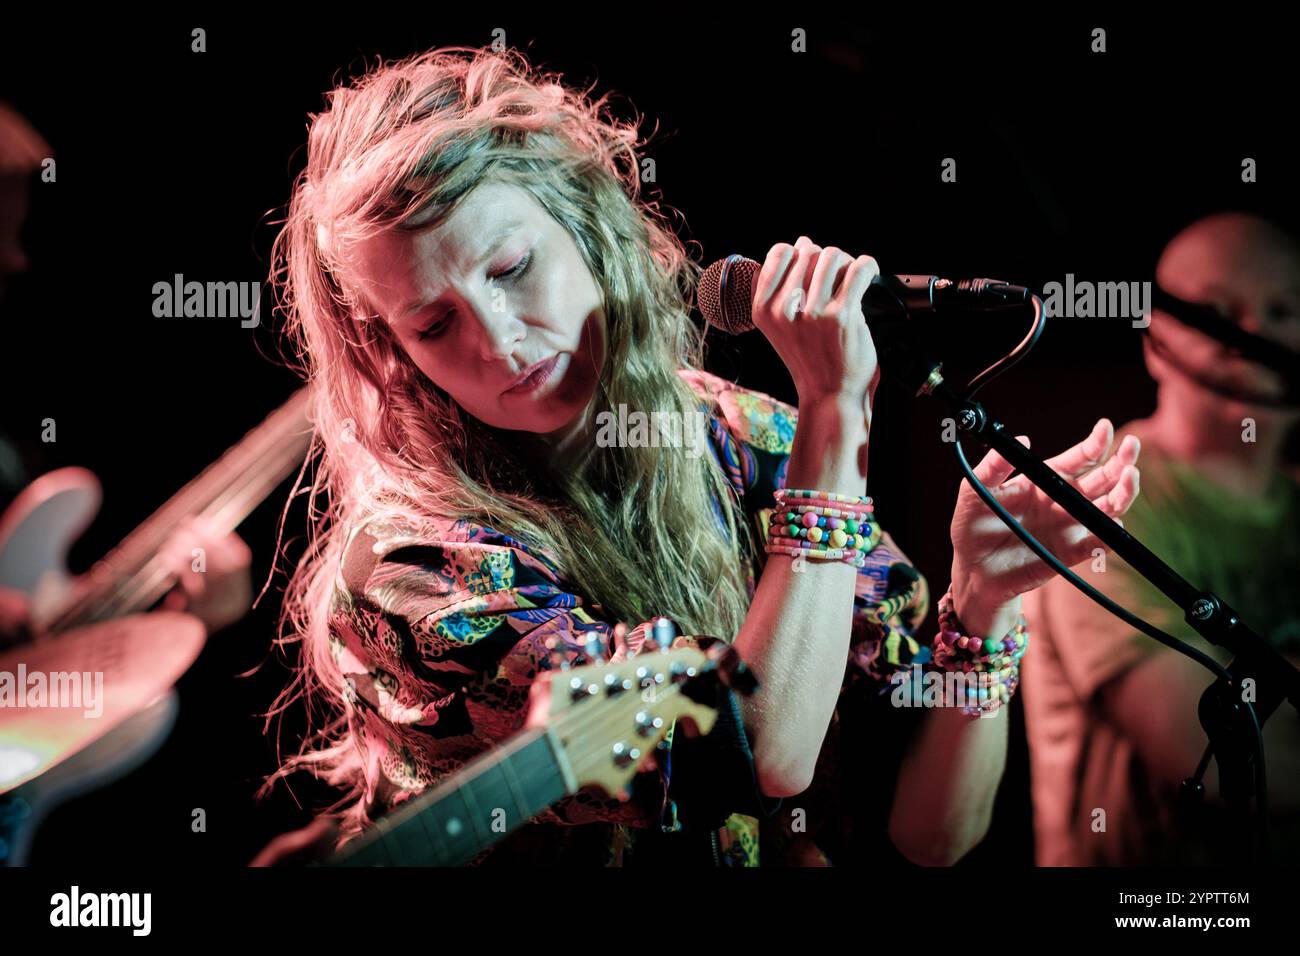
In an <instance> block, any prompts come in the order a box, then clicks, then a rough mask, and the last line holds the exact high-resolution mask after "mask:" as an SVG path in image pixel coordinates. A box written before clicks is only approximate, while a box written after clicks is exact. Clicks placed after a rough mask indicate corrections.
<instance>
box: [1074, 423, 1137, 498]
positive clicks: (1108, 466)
mask: <svg viewBox="0 0 1300 956" xmlns="http://www.w3.org/2000/svg"><path fill="white" fill-rule="evenodd" d="M1141 451H1142V443H1141V442H1140V441H1139V440H1138V438H1137V436H1136V435H1129V436H1127V437H1126V438H1125V439H1124V441H1122V442H1121V443H1120V446H1119V448H1118V449H1117V450H1116V451H1115V454H1113V455H1111V456H1110V458H1108V459H1107V460H1106V463H1105V464H1103V465H1102V466H1101V467H1100V468H1094V469H1093V470H1092V471H1090V472H1088V474H1086V475H1084V476H1083V477H1082V478H1078V479H1076V480H1075V481H1073V482H1072V484H1073V485H1074V486H1075V487H1076V488H1078V489H1079V493H1080V494H1082V495H1084V496H1085V497H1087V498H1090V499H1091V498H1096V497H1097V496H1098V495H1101V494H1104V493H1106V492H1107V491H1109V490H1110V489H1111V488H1112V487H1114V485H1115V483H1116V482H1117V481H1119V478H1120V475H1122V474H1123V473H1124V469H1125V468H1127V467H1129V466H1133V465H1136V464H1137V460H1138V455H1139V454H1140V453H1141Z"/></svg>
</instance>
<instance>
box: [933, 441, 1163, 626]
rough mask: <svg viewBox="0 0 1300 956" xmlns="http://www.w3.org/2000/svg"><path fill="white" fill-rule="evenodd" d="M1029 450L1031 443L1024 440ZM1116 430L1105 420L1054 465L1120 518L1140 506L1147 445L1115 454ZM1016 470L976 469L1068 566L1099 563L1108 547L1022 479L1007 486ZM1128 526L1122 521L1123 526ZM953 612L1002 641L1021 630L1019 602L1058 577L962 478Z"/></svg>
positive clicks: (990, 464) (989, 459) (955, 523)
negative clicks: (1016, 627)
mask: <svg viewBox="0 0 1300 956" xmlns="http://www.w3.org/2000/svg"><path fill="white" fill-rule="evenodd" d="M1016 440H1017V441H1019V442H1020V443H1021V444H1022V445H1024V446H1025V447H1028V446H1029V439H1028V437H1026V436H1023V435H1022V436H1018V437H1017V439H1016ZM1114 441H1115V429H1114V426H1112V425H1111V423H1110V421H1109V420H1108V419H1105V418H1103V419H1100V420H1099V421H1098V422H1097V424H1096V425H1094V426H1093V428H1092V433H1091V434H1089V435H1088V437H1087V438H1085V439H1084V440H1083V441H1081V442H1079V443H1078V444H1077V445H1075V446H1073V447H1072V448H1068V449H1066V450H1065V451H1063V452H1061V454H1059V455H1057V456H1056V457H1055V458H1050V459H1048V460H1047V465H1048V466H1049V467H1050V468H1051V469H1052V470H1053V471H1055V472H1056V473H1057V474H1059V475H1060V476H1061V477H1062V478H1064V479H1065V480H1066V481H1068V482H1069V483H1070V484H1071V485H1073V486H1074V487H1075V489H1077V490H1078V491H1079V492H1080V493H1081V494H1082V495H1083V496H1084V497H1086V498H1087V499H1089V500H1090V501H1091V502H1092V503H1093V504H1094V505H1096V506H1097V507H1098V508H1099V509H1100V510H1101V511H1102V512H1104V513H1105V514H1107V515H1109V516H1111V517H1112V518H1115V519H1117V520H1118V519H1120V515H1122V514H1124V513H1125V512H1126V511H1128V509H1129V507H1130V506H1131V505H1132V504H1133V502H1134V501H1135V500H1136V499H1137V496H1138V483H1139V478H1140V474H1139V472H1138V469H1137V459H1138V453H1139V452H1140V451H1141V444H1140V443H1139V441H1138V439H1137V437H1136V436H1134V435H1130V436H1128V437H1127V438H1126V439H1125V440H1124V442H1123V443H1122V444H1121V445H1120V447H1119V448H1118V449H1117V450H1116V451H1115V453H1114V454H1113V455H1112V454H1111V445H1112V444H1113V443H1114ZM1013 470H1014V469H1013V468H1012V466H1011V465H1010V463H1008V462H1007V460H1006V459H1005V458H1003V457H1002V456H1001V455H999V454H998V453H997V452H996V451H990V452H989V453H988V455H986V456H985V457H984V459H983V460H982V461H981V462H980V463H979V464H978V465H976V466H975V468H974V471H975V475H976V477H978V478H979V479H980V481H982V482H983V483H984V484H985V485H986V486H987V487H988V488H989V490H990V491H992V492H993V495H994V497H996V498H997V499H998V502H999V503H1000V504H1001V505H1002V507H1003V508H1005V509H1006V510H1007V511H1008V512H1009V513H1010V514H1011V516H1012V517H1013V518H1015V519H1016V520H1017V521H1019V522H1020V524H1021V525H1023V526H1024V528H1025V530H1027V531H1028V532H1029V533H1030V534H1032V535H1033V536H1034V537H1035V538H1037V539H1038V541H1039V542H1041V543H1042V544H1043V546H1044V547H1046V548H1047V549H1048V550H1049V551H1051V552H1052V553H1053V554H1055V555H1056V556H1057V557H1058V558H1060V560H1061V563H1062V564H1064V565H1065V566H1066V567H1073V566H1074V565H1076V564H1079V563H1080V562H1081V561H1084V560H1086V559H1088V558H1091V557H1093V556H1094V555H1093V552H1094V550H1095V549H1097V548H1101V549H1102V550H1107V548H1106V545H1105V544H1104V543H1103V542H1102V541H1101V540H1100V539H1099V538H1098V537H1097V536H1096V535H1094V534H1093V533H1092V532H1091V531H1089V530H1088V529H1087V528H1085V527H1084V526H1083V525H1081V524H1079V522H1078V521H1076V520H1075V519H1074V517H1073V516H1071V515H1070V514H1069V512H1067V511H1066V510H1065V509H1064V508H1062V507H1061V506H1060V505H1059V504H1057V503H1056V502H1055V501H1053V500H1052V499H1051V498H1049V497H1048V496H1047V495H1046V494H1045V493H1044V492H1043V491H1042V490H1040V489H1039V488H1038V487H1037V486H1035V485H1032V484H1030V482H1029V479H1028V478H1025V477H1024V476H1023V475H1021V476H1017V477H1016V478H1014V479H1012V480H1011V481H1007V480H1006V479H1007V476H1008V475H1010V474H1011V472H1012V471H1013ZM1121 523H1122V521H1121ZM951 532H952V548H953V559H952V590H953V608H954V610H955V611H956V612H957V617H958V619H959V620H960V621H961V622H962V623H963V624H964V625H965V626H966V627H967V628H969V629H970V631H971V633H973V634H977V635H979V636H982V637H995V638H996V637H1001V636H1002V634H1003V632H1004V631H1006V630H1009V628H1010V624H1008V617H1010V620H1011V623H1014V619H1015V614H1016V613H1018V611H1019V606H1020V595H1021V594H1024V593H1025V592H1027V591H1032V590H1034V589H1035V588H1037V587H1040V586H1042V585H1044V584H1046V583H1047V582H1048V581H1050V580H1051V579H1052V578H1053V577H1055V576H1056V572H1055V571H1053V570H1052V569H1051V568H1049V567H1048V566H1047V565H1046V564H1044V563H1043V562H1042V561H1041V560H1040V559H1039V557H1038V555H1036V554H1034V552H1032V551H1030V550H1029V548H1028V547H1027V546H1026V545H1025V544H1024V543H1023V542H1022V541H1021V540H1020V539H1019V538H1018V537H1016V536H1015V534H1014V533H1013V532H1012V531H1011V529H1010V528H1008V527H1007V526H1006V525H1004V524H1003V523H1002V520H1001V519H1000V518H999V517H998V516H997V515H995V514H994V513H993V512H992V511H991V510H990V509H989V507H988V505H986V504H985V503H984V501H983V499H981V498H980V497H979V496H978V495H977V494H976V493H975V489H974V488H972V487H971V484H970V482H969V481H966V480H964V479H963V481H962V484H961V491H960V492H958V494H957V506H956V508H955V509H954V512H953V518H952V528H951Z"/></svg>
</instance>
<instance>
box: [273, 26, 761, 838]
mask: <svg viewBox="0 0 1300 956" xmlns="http://www.w3.org/2000/svg"><path fill="white" fill-rule="evenodd" d="M327 102H328V108H327V109H326V110H325V111H324V112H323V113H320V114H316V115H314V116H313V117H312V118H311V123H310V131H309V135H308V144H307V165H306V168H305V169H304V170H303V171H302V173H301V174H300V175H299V176H298V178H297V180H296V182H295V184H294V189H293V194H292V198H291V199H290V202H289V207H288V212H287V215H286V217H285V220H284V224H283V228H282V230H281V231H280V233H279V234H278V236H277V238H276V240H275V244H274V247H273V250H272V275H271V281H272V284H273V286H274V288H275V290H276V298H277V313H278V315H279V316H280V317H282V319H283V321H284V332H285V335H286V339H285V341H286V342H287V343H288V344H289V346H290V355H289V361H290V363H291V364H293V365H295V367H296V368H297V369H298V370H299V372H300V374H301V375H303V377H304V378H305V379H306V380H307V381H308V382H309V383H310V384H311V385H312V386H313V391H312V411H311V417H312V420H313V422H314V425H315V434H316V438H315V443H314V446H313V454H312V458H311V459H310V461H311V462H312V463H313V464H314V467H313V468H310V469H306V470H305V471H304V474H305V475H306V474H310V475H312V478H311V479H310V480H307V479H304V481H305V482H306V485H307V486H308V487H307V489H306V490H307V491H309V493H310V494H309V498H308V500H309V513H310V517H309V525H310V529H309V534H308V539H307V541H308V544H307V551H306V554H305V556H304V558H303V560H302V561H301V562H300V563H299V564H298V566H297V567H296V569H295V570H294V571H293V573H292V575H291V578H290V581H289V585H288V588H287V591H286V595H285V601H284V606H283V611H282V618H281V641H282V642H283V643H294V642H300V643H301V657H300V666H299V668H298V670H297V675H298V676H297V679H296V680H295V681H294V682H293V683H292V684H291V685H290V687H288V688H286V690H285V692H284V694H282V695H281V698H280V700H279V701H277V706H276V708H273V711H272V712H273V713H275V712H278V710H279V709H281V708H283V707H284V706H287V705H288V704H289V703H290V702H292V701H293V700H295V699H297V698H298V697H299V696H304V695H305V696H306V697H307V698H308V701H309V705H310V712H311V714H312V716H313V720H314V719H315V718H316V717H322V716H323V718H324V722H323V723H322V724H321V725H320V728H319V729H318V730H317V731H316V732H315V733H313V734H311V735H309V737H308V738H307V740H306V742H304V744H303V747H302V750H301V752H300V753H299V754H298V756H296V757H294V758H293V759H291V760H289V761H287V762H286V763H285V764H284V766H283V767H282V768H281V770H280V771H279V772H278V773H277V774H276V775H274V776H273V777H272V778H271V779H270V780H268V781H267V787H269V786H270V785H271V784H272V783H273V782H274V780H275V779H276V778H278V777H280V776H283V775H284V774H286V773H288V772H290V771H292V770H294V769H300V768H302V769H311V770H313V771H314V772H315V773H316V774H317V775H318V776H321V777H323V778H324V779H326V780H328V781H329V782H331V783H333V784H335V785H336V786H346V787H348V788H349V794H348V795H345V796H344V797H343V798H342V799H341V800H340V802H339V804H337V805H336V806H342V805H343V804H344V803H346V802H347V801H348V800H349V798H356V797H359V796H361V795H362V793H363V786H362V785H363V781H362V780H361V754H360V753H359V752H358V742H357V741H354V740H352V739H351V736H350V733H349V731H348V723H347V720H346V705H345V704H344V701H343V678H342V676H341V675H340V673H339V672H338V669H337V667H336V666H335V662H334V659H333V657H332V655H331V653H330V650H329V629H328V619H329V613H330V609H331V602H332V599H333V591H334V586H335V585H334V582H335V576H336V573H337V569H338V566H339V561H340V558H341V556H342V552H343V548H344V545H345V540H344V537H345V534H346V532H347V529H349V528H350V527H352V526H353V525H354V524H355V523H356V522H358V521H360V520H363V519H365V518H369V517H372V516H379V517H385V516H400V517H402V518H405V519H408V520H416V521H419V520H420V519H421V518H422V517H423V518H428V517H430V516H434V515H436V516H443V517H451V518H464V519H468V520H470V521H473V522H476V523H480V524H485V525H488V526H490V527H493V528H496V529H498V530H503V531H506V532H508V533H509V534H511V535H513V536H515V537H517V538H520V539H521V540H525V541H529V542H531V543H533V544H537V545H541V546H543V547H546V548H549V549H551V551H552V552H553V553H554V555H556V556H558V559H559V562H558V566H559V568H560V571H561V572H562V574H563V575H564V577H565V579H566V580H567V581H568V582H570V583H571V584H572V586H573V587H574V588H575V590H576V593H579V594H582V595H583V596H585V597H586V598H587V599H589V600H591V601H595V602H597V603H599V604H601V605H602V606H603V607H604V609H605V610H606V612H607V613H608V614H609V615H612V616H613V617H616V618H617V619H620V620H624V621H627V622H629V623H630V624H632V623H637V622H640V621H643V620H647V619H649V618H651V617H654V616H656V615H659V614H666V615H667V616H669V617H671V618H672V619H673V620H674V621H675V622H677V624H678V626H679V628H680V629H681V632H682V633H687V634H712V635H717V636H720V637H723V638H724V639H727V640H730V639H732V638H733V637H734V636H735V634H736V633H737V631H738V630H739V628H740V626H741V623H742V622H743V620H744V617H745V613H746V611H747V609H748V606H749V596H748V593H747V589H746V583H745V571H744V562H745V561H747V560H749V557H750V555H751V553H752V552H751V550H750V549H751V547H752V543H751V538H750V533H749V529H748V527H747V524H746V521H745V520H744V518H743V517H742V515H741V512H740V510H739V508H738V507H737V505H738V502H736V500H735V493H734V491H733V490H732V488H731V485H730V484H729V482H728V481H727V479H726V477H725V475H724V474H723V472H722V469H721V468H720V467H719V465H718V463H717V462H716V461H715V460H714V458H713V456H712V455H710V454H707V453H706V454H702V455H699V456H698V457H694V458H692V457H690V456H688V455H685V454H680V453H674V452H673V451H671V450H669V451H664V450H662V449H660V448H652V447H628V448H620V447H613V448H602V449H600V451H599V453H595V452H594V451H590V450H589V451H588V453H586V454H584V455H582V456H581V457H580V458H578V459H575V460H574V461H572V462H567V463H564V464H563V466H562V467H561V466H557V467H555V468H553V469H538V468H536V467H529V466H527V465H526V464H525V463H524V461H523V460H522V459H521V453H522V451H523V450H524V449H526V448H530V447H532V444H531V443H530V440H531V438H532V436H528V435H525V434H523V433H520V432H510V431H503V430H499V429H496V428H492V427H489V426H487V425H485V424H484V423H482V422H480V421H478V420H476V419H474V418H473V417H472V416H470V415H468V414H467V413H465V412H464V411H463V410H462V409H461V408H460V407H459V406H458V405H457V404H456V403H455V402H454V401H453V400H452V399H451V398H450V397H449V396H448V395H447V394H446V393H445V392H444V391H443V390H442V389H440V388H439V387H438V386H437V385H436V384H435V383H433V382H432V381H430V380H429V379H428V378H427V377H425V376H424V375H423V374H422V373H421V372H420V371H419V370H418V369H417V368H416V367H415V365H414V364H413V363H412V362H411V360H410V359H409V358H408V357H407V355H406V354H405V351H404V350H403V348H402V347H401V345H400V344H399V343H398V342H397V341H396V340H395V338H394V336H393V335H392V333H391V332H390V331H389V330H388V328H387V325H386V323H385V322H384V321H380V320H377V317H376V316H374V315H373V314H371V313H370V311H369V309H368V308H367V307H366V305H365V300H364V298H363V297H362V296H361V295H360V293H359V292H358V290H356V289H355V288H351V287H349V283H348V281H347V279H346V276H347V275H348V270H347V268H346V266H347V265H348V251H349V249H350V247H351V244H352V243H354V242H356V241H359V240H363V239H365V238H367V237H368V236H371V235H373V234H375V233H376V232H378V231H380V230H384V229H387V228H390V227H397V228H401V227H403V225H404V224H406V223H407V222H408V220H410V219H411V218H412V217H415V216H417V215H418V216H419V218H420V221H421V228H423V227H424V226H425V225H428V226H430V227H433V226H436V225H438V224H439V223H441V222H443V221H445V219H446V218H447V217H448V216H450V215H451V214H452V213H453V212H454V211H455V209H456V208H457V205H458V203H459V202H460V201H461V200H463V199H464V197H465V196H466V195H468V193H469V192H470V191H471V190H472V189H474V187H475V186H477V185H478V184H480V183H482V182H484V181H485V180H487V179H490V178H491V179H496V180H501V181H504V182H508V183H513V184H515V185H518V186H520V187H522V188H524V189H526V190H528V191H529V192H530V193H531V194H532V195H533V196H534V197H535V198H536V199H537V200H538V201H539V202H540V203H541V204H542V206H543V207H544V208H545V209H546V210H547V211H548V212H549V214H550V215H551V216H553V217H554V218H555V220H556V221H557V222H559V223H560V224H561V225H562V226H564V228H565V229H566V230H567V231H568V233H569V234H570V235H571V236H572V237H573V239H574V241H575V243H576V244H577V247H578V249H579V251H580V252H581V254H582V256H583V258H584V260H585V262H586V264H587V266H588V268H589V269H590V270H591V273H592V275H593V277H594V278H595V280H596V283H597V285H598V287H599V288H600V289H601V291H602V292H603V296H604V303H605V314H606V316H607V322H608V326H607V328H608V334H607V336H606V340H607V343H608V346H607V349H606V360H605V365H604V368H603V369H602V370H601V373H600V394H599V399H598V403H599V404H598V407H597V409H596V411H597V412H599V411H602V410H606V411H614V410H616V409H617V408H618V406H619V404H620V403H624V404H626V405H627V407H628V408H630V409H641V410H647V411H648V410H652V409H653V410H660V411H669V412H676V413H679V414H681V415H684V416H686V415H689V414H690V413H693V412H696V411H698V409H699V402H700V400H699V398H698V397H697V396H696V395H695V393H694V392H693V391H692V389H691V388H690V386H689V385H688V384H687V383H686V382H684V381H683V380H682V379H681V378H680V377H679V375H678V374H677V371H678V369H681V368H691V369H699V368H702V367H703V351H704V334H703V330H702V328H701V327H700V326H699V325H697V324H696V323H695V322H694V321H693V320H692V319H691V317H690V314H689V313H690V303H691V301H692V300H693V297H694V290H695V285H696V283H697V281H698V279H699V274H700V268H699V266H698V264H697V263H695V262H694V261H692V260H691V259H690V258H689V257H688V255H687V254H686V250H685V248H684V246H683V245H682V243H681V242H680V240H679V239H678V238H677V236H676V235H675V234H674V232H673V231H672V229H671V228H670V226H669V224H668V222H667V219H666V217H665V216H664V215H663V213H662V212H661V211H660V210H659V209H658V207H657V204H655V203H651V202H647V201H645V200H643V199H642V197H641V194H640V185H641V178H640V166H639V162H638V149H639V148H640V147H642V146H643V145H644V143H642V142H640V141H639V140H638V135H637V125H636V123H635V122H629V123H622V122H619V121H618V120H616V119H615V118H614V117H613V116H612V113H611V111H610V109H609V108H608V103H607V97H602V98H601V99H599V100H595V101H593V100H591V99H590V97H589V96H588V92H587V91H575V90H572V89H569V88H566V87H565V86H563V85H561V83H560V82H559V78H558V77H557V76H554V75H552V74H547V73H542V72H540V71H537V70H534V69H533V68H532V67H531V66H530V65H529V64H528V62H527V61H526V59H525V58H524V57H523V55H522V54H520V53H518V52H517V51H506V52H501V53H498V52H493V51H491V50H489V49H473V48H467V47H449V48H442V49H438V50H432V51H429V52H426V53H423V54H420V55H417V56H412V57H409V58H406V59H403V60H400V61H395V62H390V63H387V64H384V63H382V62H381V63H380V64H378V65H377V66H376V67H374V68H372V69H371V70H369V71H368V72H367V73H366V74H365V75H364V76H363V77H361V78H360V79H358V80H356V81H355V82H354V83H352V84H351V85H344V86H340V87H339V88H337V89H335V90H333V91H332V92H331V93H329V94H328V96H327ZM426 220H427V222H426ZM681 420H684V421H692V420H694V419H693V418H690V417H685V418H683V419H681ZM713 502H716V503H717V504H718V505H719V506H720V507H721V510H722V514H723V516H724V523H725V526H726V529H727V531H726V534H724V533H723V529H722V528H721V527H719V526H718V524H716V523H715V522H714V520H713ZM611 619H612V618H611ZM358 807H359V804H358ZM363 816H364V810H360V809H358V810H357V811H356V813H354V814H353V818H354V820H353V823H354V828H355V826H360V824H361V822H362V817H363Z"/></svg>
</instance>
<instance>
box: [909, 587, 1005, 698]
mask: <svg viewBox="0 0 1300 956" xmlns="http://www.w3.org/2000/svg"><path fill="white" fill-rule="evenodd" d="M938 611H939V633H938V634H937V635H936V636H935V639H934V643H933V644H932V645H931V654H932V664H931V666H932V667H933V668H934V669H935V670H939V671H945V672H949V673H960V674H964V675H965V676H966V680H965V681H963V683H964V684H965V694H966V700H967V703H966V706H964V707H962V709H961V712H962V713H963V714H970V715H976V714H978V715H980V716H983V715H985V714H991V713H993V712H994V711H996V710H997V709H998V708H999V707H1001V706H1002V705H1003V704H1006V703H1010V702H1011V695H1012V694H1014V693H1015V692H1016V688H1017V687H1018V686H1019V685H1020V659H1021V658H1022V657H1024V656H1025V650H1026V649H1027V648H1028V647H1029V629H1028V624H1027V622H1026V621H1025V617H1024V615H1023V614H1022V615H1020V617H1019V619H1018V620H1017V621H1016V624H1015V626H1014V627H1013V628H1012V629H1011V630H1010V631H1008V632H1007V634H1006V636H1005V637H1003V638H1002V639H1001V640H997V639H994V638H982V637H975V636H973V635H970V634H967V633H966V628H965V627H963V626H962V623H961V622H960V621H959V620H957V615H956V613H955V612H954V611H953V606H952V588H951V587H950V588H949V589H948V591H947V592H946V593H945V594H944V596H943V597H941V598H940V599H939V605H938Z"/></svg>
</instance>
